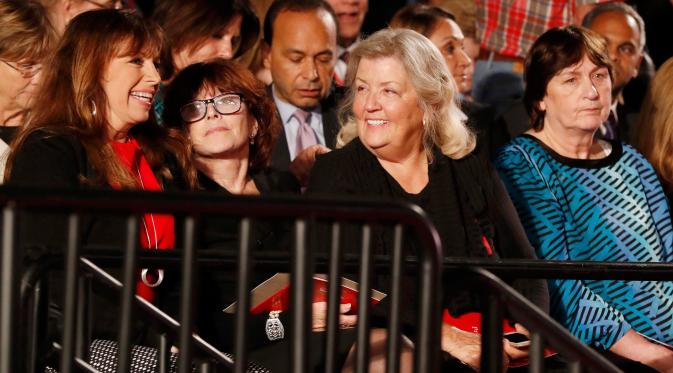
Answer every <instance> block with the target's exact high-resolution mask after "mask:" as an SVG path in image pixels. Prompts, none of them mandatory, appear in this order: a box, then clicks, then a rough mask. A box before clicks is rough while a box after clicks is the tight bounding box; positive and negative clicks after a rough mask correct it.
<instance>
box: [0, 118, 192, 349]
mask: <svg viewBox="0 0 673 373" xmlns="http://www.w3.org/2000/svg"><path fill="white" fill-rule="evenodd" d="M169 163H170V162H169ZM169 167H170V166H169ZM176 169H177V168H176ZM171 171H172V172H174V170H173V169H171ZM174 175H175V176H176V177H175V179H176V180H179V177H178V176H179V175H177V174H176V173H174ZM96 179H97V172H96V170H94V169H93V167H92V166H91V164H90V163H89V161H88V158H87V154H86V151H85V149H84V147H83V145H82V143H81V142H80V141H79V139H78V138H77V137H76V136H75V135H72V134H68V133H48V132H45V131H36V132H33V133H31V134H30V135H29V136H28V138H27V139H26V140H25V142H24V143H23V144H22V146H21V147H20V148H19V149H18V151H17V153H16V155H15V158H14V162H13V164H12V171H11V174H10V175H8V178H7V180H6V181H5V182H6V185H8V186H15V187H41V188H46V189H50V190H55V191H56V190H85V189H93V188H96V189H111V187H109V186H105V185H91V184H90V183H88V182H87V181H86V180H96ZM157 179H158V181H159V183H160V184H162V187H163V188H164V190H179V189H181V188H182V187H181V186H179V185H176V184H173V183H169V182H166V181H165V180H163V179H162V178H161V177H160V176H157ZM19 219H20V222H22V224H20V231H19V240H20V242H21V244H22V247H24V248H26V250H24V253H23V254H24V263H26V264H29V263H32V262H34V261H35V260H37V259H39V258H40V257H43V256H44V255H46V254H53V253H55V254H61V253H63V248H64V246H65V244H64V243H65V242H66V233H67V229H66V228H67V221H68V219H67V213H66V212H49V213H47V212H40V213H37V212H20V213H19ZM176 226H177V225H176ZM125 230H126V221H125V219H124V218H123V217H121V216H113V215H110V214H107V215H104V214H101V215H96V214H82V215H81V216H80V232H81V236H80V240H81V244H82V246H83V247H86V248H87V249H97V248H105V249H110V248H117V249H119V250H120V251H119V252H120V253H121V252H123V251H122V250H123V248H124V247H125V241H126V233H125ZM176 242H180V241H178V240H176ZM106 269H107V268H106ZM111 272H112V274H113V275H115V276H117V277H118V278H120V275H119V271H117V270H112V271H111ZM49 285H50V289H49V299H50V308H49V312H50V317H51V318H53V319H54V320H53V321H52V322H50V330H49V333H50V336H51V338H56V339H54V340H59V339H58V338H60V337H59V335H60V332H59V329H60V328H61V322H62V318H61V314H60V305H61V304H62V301H63V293H62V291H63V290H62V274H61V273H53V274H52V275H51V276H50V278H49ZM93 287H94V290H95V291H94V292H93V298H92V300H91V303H92V309H93V315H95V322H94V323H93V326H94V329H95V330H93V331H92V333H93V335H94V336H95V337H96V338H107V339H116V338H117V334H118V324H119V322H118V317H119V302H118V299H119V298H118V295H117V294H115V293H112V294H111V293H110V292H109V291H101V290H104V289H106V287H105V286H101V285H99V284H97V283H96V282H94V284H93ZM146 326H147V325H146V323H142V321H141V320H139V319H137V320H136V328H135V330H136V331H138V333H137V334H136V338H138V339H136V342H138V341H140V338H142V337H143V335H144V334H145V332H146V331H147V329H146Z"/></svg>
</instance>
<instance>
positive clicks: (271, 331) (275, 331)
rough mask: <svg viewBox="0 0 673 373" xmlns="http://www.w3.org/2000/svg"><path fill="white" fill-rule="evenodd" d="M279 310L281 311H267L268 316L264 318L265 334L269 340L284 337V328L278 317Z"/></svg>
mask: <svg viewBox="0 0 673 373" xmlns="http://www.w3.org/2000/svg"><path fill="white" fill-rule="evenodd" d="M280 312H281V311H271V312H269V318H268V319H267V320H266V336H267V337H268V338H269V340H270V341H275V340H278V339H283V338H285V328H284V327H283V323H282V322H280V319H279V318H278V316H280Z"/></svg>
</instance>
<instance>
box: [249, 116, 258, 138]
mask: <svg viewBox="0 0 673 373" xmlns="http://www.w3.org/2000/svg"><path fill="white" fill-rule="evenodd" d="M257 131H259V124H258V123H257V119H253V122H252V126H250V138H251V139H254V138H255V136H257Z"/></svg>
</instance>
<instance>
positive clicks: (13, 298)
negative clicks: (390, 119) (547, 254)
mask: <svg viewBox="0 0 673 373" xmlns="http://www.w3.org/2000/svg"><path fill="white" fill-rule="evenodd" d="M0 204H2V205H3V206H4V209H3V231H2V237H3V241H2V242H3V244H2V245H3V246H2V247H3V252H2V261H1V262H0V265H1V268H0V270H1V271H2V273H1V276H2V278H1V280H2V284H0V290H1V295H0V301H1V302H2V304H1V305H0V307H1V308H0V319H1V320H0V373H6V372H12V373H13V372H17V371H22V370H23V365H21V364H20V363H19V362H23V361H29V362H33V363H32V364H27V365H26V366H27V367H28V368H27V371H30V372H36V371H39V369H40V368H41V367H40V366H38V365H36V362H37V361H38V360H39V358H40V351H41V350H40V348H39V345H40V343H41V342H42V341H40V340H39V336H40V335H41V334H40V332H39V331H40V330H43V329H44V328H45V327H44V325H42V323H43V322H44V321H43V318H41V317H40V315H42V314H44V307H45V300H44V294H45V292H44V291H43V287H44V286H45V284H43V283H41V282H40V281H39V280H40V279H41V278H42V276H43V275H44V273H45V271H48V270H51V269H53V268H54V267H57V268H58V267H59V266H60V268H61V269H62V268H63V265H64V264H65V272H64V273H65V274H66V279H65V283H64V286H65V290H66V291H65V294H66V295H65V302H64V308H65V312H64V318H65V325H66V326H65V328H64V334H63V340H62V341H60V343H58V347H59V348H60V351H61V356H62V359H61V366H60V368H61V371H63V372H69V371H71V370H72V369H75V370H84V371H92V372H93V371H95V370H94V369H93V368H92V367H90V366H88V365H87V363H86V361H85V348H86V346H87V344H88V341H89V338H88V337H87V334H88V333H89V332H90V327H87V325H86V323H85V322H83V319H86V317H82V315H86V307H85V303H86V294H87V292H86V291H85V290H86V281H83V280H82V279H81V277H78V276H77V274H78V273H79V274H86V276H89V278H91V279H92V280H94V281H97V282H101V283H105V284H107V285H108V286H110V287H111V288H113V289H116V290H117V291H118V292H119V293H120V294H123V296H122V297H121V298H120V299H121V303H120V304H121V309H122V312H121V313H120V320H121V322H120V332H119V347H120V349H119V351H120V354H119V365H118V366H119V371H120V372H126V371H128V368H127V367H128V366H129V364H130V359H129V356H130V355H129V351H130V348H131V343H130V330H131V326H130V325H131V320H132V319H133V318H134V317H136V315H134V305H135V306H136V307H137V308H138V309H139V310H140V312H141V313H142V315H143V317H146V318H148V319H149V320H151V322H153V323H155V324H158V325H159V326H160V329H161V330H162V331H163V332H164V334H163V338H162V343H161V344H160V348H159V355H160V356H161V358H160V359H159V362H160V368H161V369H160V371H161V372H164V371H167V370H166V366H167V363H166V361H168V359H167V354H168V353H167V351H168V349H169V346H171V344H172V343H173V342H177V345H178V346H180V358H181V360H180V361H181V365H180V372H187V371H191V369H192V368H193V366H192V356H193V352H194V351H197V352H198V353H199V354H200V355H205V356H207V357H208V359H209V360H210V361H213V362H215V363H216V364H219V365H220V366H223V367H225V368H229V369H231V370H233V371H236V372H243V371H245V367H246V364H245V362H246V361H247V356H248V354H247V350H246V348H245V346H246V342H247V341H246V333H241V332H239V331H240V330H244V326H245V325H246V324H247V321H248V318H249V315H248V313H247V312H237V314H236V325H237V328H236V331H235V332H234V331H232V333H234V335H235V336H236V339H235V347H234V351H233V352H234V356H237V359H235V360H232V359H231V357H229V356H227V355H224V354H222V352H220V351H218V350H217V349H216V348H215V347H213V346H212V345H210V344H208V343H207V342H206V341H204V340H203V339H202V338H200V337H199V336H198V335H196V334H195V333H194V331H193V325H191V324H192V320H193V314H194V310H193V309H192V308H191V304H192V303H193V302H191V297H192V294H193V292H192V291H191V288H192V284H191V283H192V282H193V278H194V277H193V276H194V271H195V266H200V267H201V268H228V269H230V270H238V271H237V273H238V281H237V283H238V285H239V289H238V293H239V294H243V295H244V296H239V298H238V302H239V307H237V309H238V310H245V309H248V308H249V307H248V306H249V299H248V297H247V295H248V294H249V290H250V286H249V283H250V278H251V274H252V273H251V270H252V268H253V263H254V268H255V269H259V268H263V269H264V270H266V271H276V270H278V269H280V268H285V269H287V268H289V267H290V266H289V264H291V272H292V273H293V275H292V284H293V285H292V286H293V287H292V289H293V292H292V307H291V308H292V317H293V320H294V322H293V324H292V325H293V330H292V332H291V335H292V339H293V340H292V346H293V350H292V354H293V355H292V359H291V361H292V362H293V363H294V365H293V367H292V368H293V371H297V372H303V371H306V370H307V360H308V356H309V354H310V353H311V352H310V350H311V346H310V345H308V344H307V340H308V339H307V335H308V333H309V331H310V320H311V318H310V303H311V302H310V294H311V292H310V291H309V289H310V288H309V287H310V286H311V285H310V282H311V281H310V278H311V276H312V274H313V273H314V271H321V272H327V273H328V274H329V291H328V298H329V302H328V304H329V306H328V322H327V332H326V333H327V343H326V353H325V359H326V361H327V364H326V366H327V369H328V371H329V372H333V371H334V366H335V364H334V362H335V361H336V358H335V356H336V345H337V343H336V341H337V340H338V334H339V328H338V308H337V307H338V303H339V302H338V299H339V292H338V291H337V290H338V289H339V286H338V285H339V279H340V278H341V274H342V273H344V272H349V273H359V276H358V277H359V279H360V282H361V284H360V286H361V289H364V290H365V291H361V292H360V299H359V304H364V305H367V306H365V307H360V308H359V310H358V320H359V323H358V332H357V338H358V344H357V359H356V368H357V370H358V371H362V372H364V371H367V357H368V355H369V351H368V348H369V344H368V343H366V341H367V338H368V335H369V323H367V320H368V319H369V317H370V309H369V307H368V304H369V302H368V294H369V291H370V290H371V287H372V283H371V282H370V280H371V278H370V275H369V274H370V273H371V272H372V271H377V272H378V271H388V273H390V274H391V278H393V279H401V278H403V275H405V274H412V275H415V274H420V275H421V276H420V280H419V281H420V282H421V285H420V287H419V289H420V290H421V293H420V294H419V297H418V299H419V302H418V303H419V306H420V308H421V309H420V311H419V313H418V317H419V318H418V322H417V328H416V329H417V330H418V335H417V338H416V340H415V360H414V361H415V362H414V365H415V371H417V372H433V371H437V369H438V366H437V364H438V360H439V359H438V349H439V346H440V344H439V335H438V333H439V330H440V328H439V310H440V307H439V302H440V301H441V296H440V295H441V294H442V292H441V281H440V280H439V269H438V267H439V265H440V263H441V265H443V270H444V277H445V278H450V277H451V276H461V279H463V281H462V283H463V284H464V285H465V287H473V288H474V289H478V290H480V294H482V295H483V296H484V297H485V299H486V301H485V302H483V304H484V305H485V307H484V310H483V312H484V317H483V320H484V325H483V334H482V341H483V354H482V362H481V364H482V371H485V372H499V371H500V370H501V369H502V367H501V366H500V356H502V343H501V335H502V329H501V328H502V323H501V320H502V317H503V309H504V308H505V307H506V308H507V309H508V312H509V313H510V314H511V315H512V316H513V317H515V318H516V319H517V321H520V322H521V323H523V324H524V325H526V326H527V327H528V328H529V330H531V331H532V344H531V350H530V351H531V362H530V363H531V367H530V371H532V372H539V371H542V347H543V345H544V344H545V343H547V344H549V345H550V346H552V347H553V348H554V349H556V350H557V351H559V352H560V353H561V354H562V355H563V356H564V357H566V358H568V359H569V360H570V361H571V368H572V370H573V371H578V372H579V371H580V370H581V369H588V370H592V371H601V372H606V371H617V369H616V368H615V367H614V366H613V365H612V364H610V363H609V362H607V361H606V360H605V359H604V358H602V357H601V356H600V355H598V354H596V353H595V352H594V351H593V350H591V349H589V348H587V347H586V346H584V345H582V344H581V343H579V341H577V340H576V339H574V338H573V337H571V336H570V334H569V333H568V332H567V331H566V330H564V329H563V328H562V327H560V326H559V325H558V324H557V323H555V322H554V321H552V320H551V319H550V318H549V316H547V315H546V314H544V313H543V312H541V311H540V310H538V309H537V308H535V307H534V306H533V305H532V304H530V303H529V302H528V301H527V300H525V299H524V298H523V297H522V296H521V295H519V294H518V293H516V292H515V291H514V290H513V289H511V288H510V287H508V286H507V285H506V284H505V283H504V282H502V281H501V280H500V279H499V278H498V277H495V276H494V274H495V275H497V276H499V277H502V278H505V279H514V278H576V279H622V280H629V279H630V280H636V279H638V280H671V279H673V275H672V274H673V271H671V270H672V269H673V265H670V264H659V263H596V262H547V261H526V260H502V261H487V260H447V259H444V260H442V258H441V257H440V255H441V248H440V243H439V241H438V236H437V233H436V232H435V231H434V228H432V224H430V223H429V221H428V219H427V218H426V217H425V215H424V214H423V213H422V211H420V210H419V209H418V208H416V207H413V206H409V205H400V204H397V205H391V204H382V203H376V202H371V201H348V202H346V201H328V200H313V199H298V198H270V199H269V198H266V199H260V198H246V197H235V198H231V197H222V196H213V195H207V196H206V195H185V194H168V193H162V194H147V193H116V192H115V193H114V194H113V193H110V192H62V193H54V192H49V193H42V192H39V191H31V190H0ZM23 209H29V210H53V211H68V212H69V213H67V214H66V215H65V216H67V219H68V233H69V239H68V241H67V250H66V251H64V253H65V255H61V256H55V257H47V258H45V259H44V261H40V262H36V263H33V265H32V266H31V267H29V268H27V269H26V271H25V273H24V271H23V269H22V268H21V258H20V256H19V255H18V254H17V252H18V251H17V250H16V248H15V245H16V243H17V242H16V241H17V232H18V231H17V226H16V214H17V211H20V210H23ZM147 211H151V212H156V213H172V214H180V215H184V216H186V218H185V219H184V220H182V223H183V229H182V230H183V231H184V233H185V234H184V242H183V243H182V245H181V249H182V250H179V251H176V252H145V251H139V250H138V249H137V231H136V230H137V227H138V218H137V216H138V215H139V214H142V213H144V212H147ZM91 212H100V213H105V214H108V213H109V214H113V213H114V214H117V213H125V214H128V219H127V221H126V224H127V229H126V233H127V239H126V247H125V254H124V255H123V256H122V255H120V251H119V250H118V249H117V250H108V251H105V250H96V251H89V250H87V248H86V247H84V248H83V247H81V246H82V245H81V243H80V242H78V241H79V238H80V234H79V232H78V227H79V222H78V216H79V214H81V213H91ZM203 214H218V215H226V216H231V217H237V218H243V219H242V220H241V224H240V241H239V250H238V254H237V255H233V256H230V257H226V256H225V257H217V258H214V257H208V256H205V255H201V256H200V255H198V250H197V246H198V245H197V244H198V243H197V242H195V241H194V232H195V230H196V228H197V227H198V224H199V218H200V217H201V216H202V215H203ZM264 218H273V219H290V220H293V221H295V223H294V229H293V233H294V236H295V240H294V242H295V244H294V246H293V248H292V252H291V253H290V254H280V255H277V256H276V257H274V256H273V255H272V256H265V257H263V258H260V257H257V256H256V255H254V253H253V252H252V251H251V250H250V243H249V242H248V238H249V231H250V224H251V222H252V221H254V220H255V219H264ZM317 221H320V222H323V223H324V222H326V221H328V222H329V224H328V226H329V229H328V232H329V240H327V241H328V244H327V246H329V250H327V252H326V253H323V254H319V253H314V250H313V248H312V247H311V245H310V242H311V239H310V236H311V235H312V234H315V230H314V229H312V228H314V225H315V224H314V223H316V222H317ZM344 222H358V223H360V224H361V225H362V229H361V230H360V237H359V240H360V241H361V255H358V256H349V255H347V254H346V253H344V252H343V250H342V246H343V244H344V243H343V242H342V241H344V238H343V234H342V227H341V224H342V223H344ZM378 224H393V225H394V227H395V228H394V229H393V232H394V240H393V241H394V250H393V252H392V254H391V255H390V256H387V255H386V256H381V255H377V254H376V253H375V252H374V250H373V248H372V245H371V243H372V227H376V226H377V225H378ZM403 228H404V229H403ZM409 230H411V231H412V232H413V234H414V235H416V236H417V237H418V238H420V242H421V243H422V245H421V246H422V247H423V249H422V250H420V251H419V252H418V253H415V254H417V255H418V256H414V257H409V256H405V255H404V251H403V246H404V245H403V242H404V237H405V235H408V234H409ZM403 233H404V235H403ZM323 243H324V242H323ZM110 265H112V266H117V267H120V266H121V267H123V268H124V271H123V275H122V281H119V280H118V279H117V278H115V277H113V276H111V275H110V274H109V273H107V272H106V271H104V270H103V269H102V267H103V266H110ZM139 266H143V267H144V266H151V267H161V268H164V267H170V266H173V267H181V268H182V271H183V278H184V281H185V284H186V285H185V286H183V287H182V290H183V292H182V297H181V312H180V315H181V317H180V320H179V321H178V320H175V319H173V318H171V317H170V316H169V315H167V314H166V313H164V312H162V311H161V310H159V309H158V308H156V307H155V306H153V305H152V304H151V303H148V302H146V301H144V300H142V299H139V298H138V297H134V295H133V286H124V284H134V280H135V274H136V270H137V268H138V267H139ZM73 268H79V271H76V270H73ZM21 273H24V277H23V280H22V281H20V275H21ZM470 279H471V280H470ZM20 282H21V286H22V287H21V288H20V287H19V285H18V284H19V283H20ZM389 297H390V309H389V314H388V315H389V325H388V328H389V329H388V330H389V335H390V336H393V337H392V338H390V343H389V344H388V346H387V371H388V372H396V371H398V368H399V352H400V348H401V347H400V335H401V325H400V324H401V320H400V313H399V310H400V308H401V307H400V288H399V281H396V282H393V286H392V287H391V288H390V292H389ZM26 304H30V305H32V306H34V307H33V308H32V310H33V312H31V313H30V314H29V315H27V316H26V315H20V314H19V313H20V312H21V309H22V308H24V309H25V308H26V307H25V305H26ZM20 305H24V307H21V306H20ZM405 306H408V305H405ZM28 308H30V307H28ZM17 320H22V321H25V320H27V321H29V322H28V323H27V325H28V326H29V328H28V329H29V330H30V331H31V333H32V334H31V335H32V336H33V337H34V338H28V339H29V340H28V341H27V342H26V343H25V346H24V345H21V344H17V343H15V342H16V341H18V340H20V338H19V337H20V334H22V332H25V331H23V330H21V331H20V330H19V327H20V326H19V323H17V322H16V321H17ZM19 367H21V369H20V368H19ZM206 367H207V364H206V365H204V368H203V369H204V370H207V368H206Z"/></svg>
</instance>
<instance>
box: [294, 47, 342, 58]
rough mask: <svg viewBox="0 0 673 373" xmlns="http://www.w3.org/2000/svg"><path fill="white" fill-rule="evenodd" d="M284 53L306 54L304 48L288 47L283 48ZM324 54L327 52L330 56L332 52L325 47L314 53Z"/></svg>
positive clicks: (317, 54)
mask: <svg viewBox="0 0 673 373" xmlns="http://www.w3.org/2000/svg"><path fill="white" fill-rule="evenodd" d="M285 53H286V54H301V55H302V56H306V55H307V54H308V53H306V51H304V50H301V49H295V48H288V49H286V50H285ZM324 54H329V55H330V56H333V55H334V52H333V51H332V50H330V49H325V50H322V51H320V52H318V53H316V54H315V55H316V56H320V55H324Z"/></svg>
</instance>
